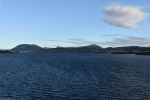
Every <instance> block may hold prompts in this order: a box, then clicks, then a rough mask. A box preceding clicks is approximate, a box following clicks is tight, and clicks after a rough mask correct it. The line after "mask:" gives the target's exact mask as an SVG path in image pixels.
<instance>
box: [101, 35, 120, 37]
mask: <svg viewBox="0 0 150 100" xmlns="http://www.w3.org/2000/svg"><path fill="white" fill-rule="evenodd" d="M103 36H106V37H115V36H122V34H103Z"/></svg>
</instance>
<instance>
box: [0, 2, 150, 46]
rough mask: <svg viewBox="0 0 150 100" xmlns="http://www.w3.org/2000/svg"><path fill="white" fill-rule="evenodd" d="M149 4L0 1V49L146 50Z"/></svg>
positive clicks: (149, 22) (149, 42) (149, 40)
mask: <svg viewBox="0 0 150 100" xmlns="http://www.w3.org/2000/svg"><path fill="white" fill-rule="evenodd" d="M149 4H150V0H107V1H106V0H0V48H3V49H11V48H13V47H15V46H17V45H19V44H36V45H39V46H41V47H56V46H63V47H72V46H85V45H90V44H97V45H99V46H101V47H104V48H105V47H118V46H150V26H149V25H150V6H149Z"/></svg>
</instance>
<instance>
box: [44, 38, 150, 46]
mask: <svg viewBox="0 0 150 100" xmlns="http://www.w3.org/2000/svg"><path fill="white" fill-rule="evenodd" d="M44 41H52V42H65V43H71V44H75V45H79V46H84V45H90V44H97V45H99V46H102V47H119V46H143V47H149V46H150V44H149V43H150V38H147V37H136V36H123V37H118V38H114V39H112V40H110V41H104V42H98V41H89V40H84V39H68V40H44Z"/></svg>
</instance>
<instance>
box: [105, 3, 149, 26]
mask: <svg viewBox="0 0 150 100" xmlns="http://www.w3.org/2000/svg"><path fill="white" fill-rule="evenodd" d="M103 11H104V14H105V15H104V16H103V18H102V19H103V20H104V21H105V22H106V23H108V24H111V25H115V26H119V27H124V28H133V29H140V27H139V26H138V25H137V23H138V22H140V21H142V20H144V19H145V18H147V17H148V16H149V15H150V14H148V13H145V12H143V11H142V7H139V6H130V5H127V6H124V5H120V4H112V5H110V6H107V7H105V8H104V10H103Z"/></svg>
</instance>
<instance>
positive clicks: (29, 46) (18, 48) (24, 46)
mask: <svg viewBox="0 0 150 100" xmlns="http://www.w3.org/2000/svg"><path fill="white" fill-rule="evenodd" d="M42 49H43V48H42V47H40V46H38V45H35V44H21V45H18V46H16V47H14V48H13V49H11V51H39V50H42Z"/></svg>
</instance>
